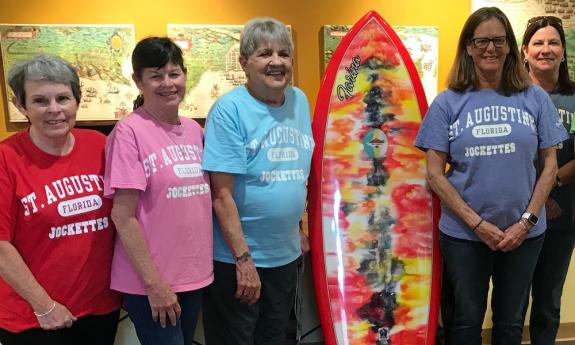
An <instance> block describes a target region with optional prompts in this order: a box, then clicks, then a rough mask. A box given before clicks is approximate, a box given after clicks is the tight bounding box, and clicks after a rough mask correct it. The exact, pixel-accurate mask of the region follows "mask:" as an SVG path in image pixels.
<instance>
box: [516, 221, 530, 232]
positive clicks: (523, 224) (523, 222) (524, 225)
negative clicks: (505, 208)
mask: <svg viewBox="0 0 575 345" xmlns="http://www.w3.org/2000/svg"><path fill="white" fill-rule="evenodd" d="M526 222H527V220H526V219H525V218H521V219H519V222H518V223H519V224H521V226H523V229H524V230H525V232H529V227H527V224H525V223H526Z"/></svg>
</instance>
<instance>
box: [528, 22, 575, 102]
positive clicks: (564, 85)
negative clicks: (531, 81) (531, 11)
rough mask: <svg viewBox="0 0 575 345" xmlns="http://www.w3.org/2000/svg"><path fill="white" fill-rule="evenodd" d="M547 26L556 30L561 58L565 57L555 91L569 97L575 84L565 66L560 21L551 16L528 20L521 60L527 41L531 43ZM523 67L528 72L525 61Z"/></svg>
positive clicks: (563, 36)
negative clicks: (534, 36) (559, 42)
mask: <svg viewBox="0 0 575 345" xmlns="http://www.w3.org/2000/svg"><path fill="white" fill-rule="evenodd" d="M547 26H551V27H553V28H555V30H557V32H558V33H559V38H560V39H561V45H562V46H563V50H564V54H563V56H564V57H565V60H564V61H561V64H560V65H559V79H558V80H557V82H558V84H559V87H558V88H557V91H558V92H559V93H560V94H563V95H571V94H573V93H575V82H573V81H572V80H571V79H570V78H569V67H568V66H567V44H566V43H565V31H563V23H562V22H561V19H559V18H557V17H553V16H542V17H533V18H531V19H529V21H528V22H527V27H526V28H525V32H524V33H523V42H522V43H521V48H522V49H521V58H522V59H525V54H523V48H525V47H526V46H527V45H529V41H531V38H532V37H533V35H535V33H536V32H537V31H538V30H539V29H542V28H544V27H547ZM524 65H525V68H526V69H527V71H529V63H527V61H525V63H524Z"/></svg>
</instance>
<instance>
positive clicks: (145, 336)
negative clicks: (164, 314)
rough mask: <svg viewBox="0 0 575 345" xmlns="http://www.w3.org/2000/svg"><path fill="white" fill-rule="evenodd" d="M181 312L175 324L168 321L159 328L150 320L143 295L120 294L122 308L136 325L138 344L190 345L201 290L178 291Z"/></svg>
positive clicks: (148, 307)
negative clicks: (122, 295)
mask: <svg viewBox="0 0 575 345" xmlns="http://www.w3.org/2000/svg"><path fill="white" fill-rule="evenodd" d="M176 295H177V296H178V303H179V304H180V307H181V309H182V314H181V316H180V318H179V319H178V321H177V323H176V326H172V323H171V322H170V321H169V320H168V321H167V322H166V327H165V328H162V326H160V322H159V321H157V322H154V320H153V319H152V309H151V308H150V302H149V301H148V296H146V295H131V294H124V308H125V309H126V311H127V312H128V315H129V316H130V319H131V320H132V322H133V323H134V327H135V328H136V334H137V335H138V339H139V340H140V343H141V344H142V345H192V344H193V341H194V333H195V332H196V323H197V321H198V314H199V312H200V307H201V305H202V290H194V291H187V292H178V293H177V294H176Z"/></svg>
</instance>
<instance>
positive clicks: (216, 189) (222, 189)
mask: <svg viewBox="0 0 575 345" xmlns="http://www.w3.org/2000/svg"><path fill="white" fill-rule="evenodd" d="M234 180H235V178H234V175H233V174H229V173H221V172H212V173H210V181H211V184H212V199H213V206H214V212H215V213H216V217H217V218H218V223H219V225H220V229H221V232H222V236H223V237H224V240H225V241H226V243H227V245H228V247H229V249H230V252H231V253H232V256H233V257H234V258H240V257H241V258H242V259H240V260H236V279H237V290H236V298H238V299H239V300H240V301H241V302H242V303H247V304H253V303H255V302H256V301H257V300H258V299H259V298H260V288H261V282H260V277H259V275H258V272H257V270H256V266H255V264H254V262H253V260H252V258H251V256H246V253H248V254H249V248H248V244H247V243H246V239H245V238H244V233H243V231H242V225H241V223H240V216H239V213H238V209H237V206H236V202H235V201H234V199H233V196H232V191H233V190H234Z"/></svg>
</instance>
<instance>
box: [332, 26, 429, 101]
mask: <svg viewBox="0 0 575 345" xmlns="http://www.w3.org/2000/svg"><path fill="white" fill-rule="evenodd" d="M350 29H351V26H350V25H324V26H323V27H322V36H323V46H322V48H323V52H322V58H323V69H324V70H325V67H326V66H327V63H328V62H329V60H330V59H331V56H332V54H333V52H334V51H335V49H336V48H337V46H338V45H339V43H340V42H341V40H342V38H343V37H344V36H345V34H346V33H347V32H348V31H349V30H350ZM393 30H395V32H396V33H397V35H398V36H399V38H400V39H401V42H402V43H403V45H404V46H405V48H406V49H407V51H408V52H409V55H410V57H411V59H412V60H413V63H414V64H415V68H416V69H417V73H418V74H419V78H420V79H421V83H422V84H423V89H424V90H425V96H426V98H427V102H428V103H431V101H433V99H434V98H435V96H436V95H437V73H438V61H439V52H438V28H437V27H433V26H393Z"/></svg>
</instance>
